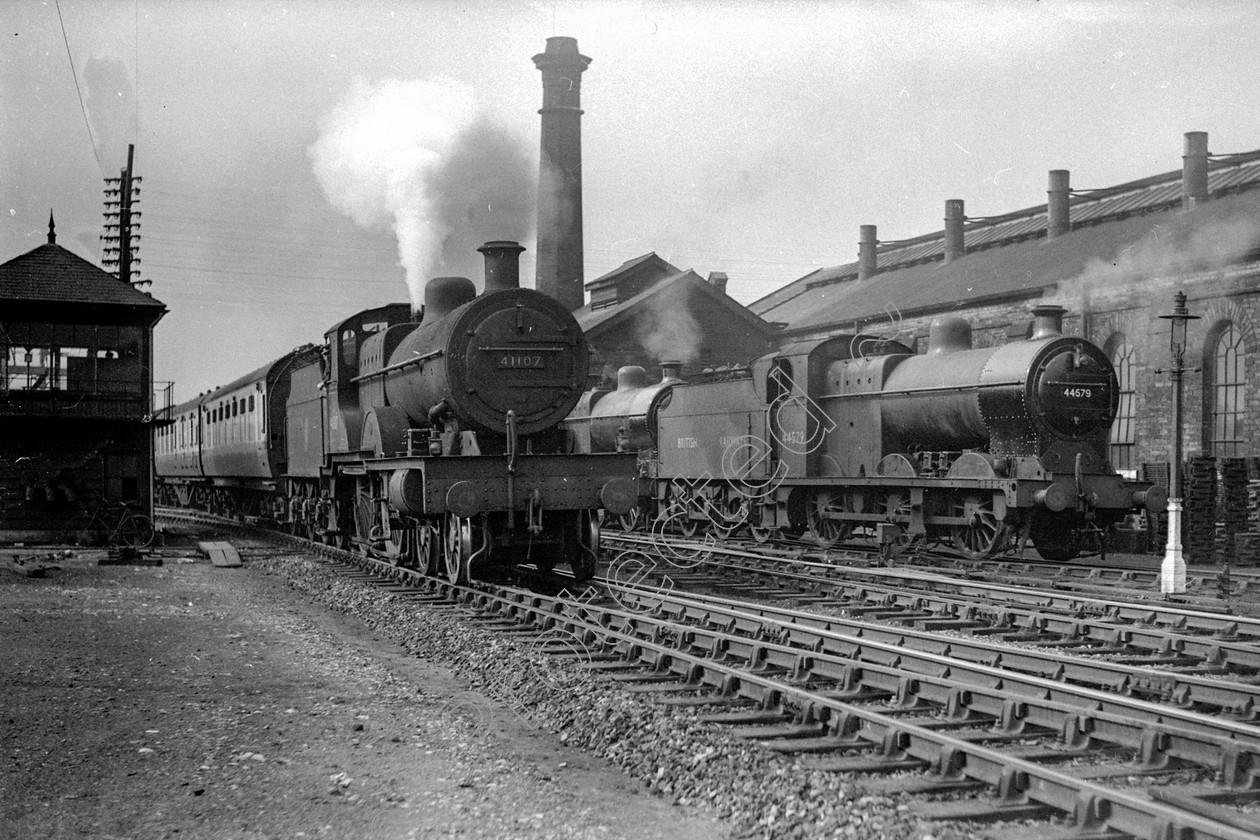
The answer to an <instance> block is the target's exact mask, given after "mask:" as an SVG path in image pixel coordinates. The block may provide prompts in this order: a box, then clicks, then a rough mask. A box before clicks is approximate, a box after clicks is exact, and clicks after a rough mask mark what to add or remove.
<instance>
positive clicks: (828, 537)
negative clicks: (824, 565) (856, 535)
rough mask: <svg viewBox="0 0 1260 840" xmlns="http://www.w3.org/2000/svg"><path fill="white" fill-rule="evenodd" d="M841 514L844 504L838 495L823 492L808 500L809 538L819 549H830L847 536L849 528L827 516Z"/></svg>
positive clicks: (827, 491) (828, 491)
mask: <svg viewBox="0 0 1260 840" xmlns="http://www.w3.org/2000/svg"><path fill="white" fill-rule="evenodd" d="M843 512H844V503H843V502H842V500H841V497H840V494H839V493H834V492H832V491H830V490H823V491H821V492H819V493H817V494H815V495H814V496H813V497H812V498H810V500H809V507H808V511H807V515H808V517H809V536H810V538H811V539H813V541H814V542H815V543H817V544H818V547H819V548H831V547H832V546H833V545H835V544H836V543H837V542H838V541H839V540H842V539H844V538H845V537H847V536H848V535H849V526H848V525H847V524H846V523H844V522H841V521H839V520H836V519H831V518H830V517H829V516H828V514H836V513H843Z"/></svg>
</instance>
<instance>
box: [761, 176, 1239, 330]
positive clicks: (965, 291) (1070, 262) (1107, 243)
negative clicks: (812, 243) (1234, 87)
mask: <svg viewBox="0 0 1260 840" xmlns="http://www.w3.org/2000/svg"><path fill="white" fill-rule="evenodd" d="M1213 167H1214V168H1213V169H1212V170H1211V171H1210V172H1209V176H1208V190H1209V193H1210V194H1211V195H1212V196H1213V197H1214V199H1215V200H1213V201H1209V202H1207V203H1205V204H1203V205H1201V206H1199V207H1197V208H1195V209H1194V210H1192V211H1190V212H1188V213H1183V212H1182V211H1181V210H1180V208H1181V189H1182V187H1181V176H1182V173H1181V171H1180V170H1177V171H1175V172H1168V173H1164V174H1162V175H1156V176H1153V177H1150V178H1144V179H1142V180H1139V181H1132V182H1128V183H1125V184H1120V185H1118V186H1115V187H1111V188H1109V189H1104V190H1093V191H1090V192H1088V193H1083V194H1079V195H1076V196H1075V197H1074V198H1073V199H1072V200H1071V203H1070V208H1071V210H1070V216H1071V222H1072V230H1071V232H1070V233H1068V234H1065V235H1063V236H1061V237H1058V238H1056V239H1053V240H1049V239H1047V238H1046V237H1045V233H1046V226H1047V219H1046V205H1044V204H1041V205H1038V206H1036V207H1031V208H1028V209H1026V210H1020V211H1016V212H1014V213H1007V214H1005V215H1002V216H995V217H990V218H987V219H984V220H979V221H975V222H971V223H968V224H967V226H966V229H965V239H966V254H965V255H964V256H963V257H960V258H959V259H956V260H955V261H953V262H952V263H949V264H945V263H944V262H943V255H944V241H945V234H944V231H943V230H942V231H936V232H933V233H930V234H926V235H923V236H919V237H915V238H913V239H907V240H903V241H900V242H894V243H888V244H885V245H883V246H881V247H879V248H878V249H877V252H876V254H877V262H878V267H879V272H878V273H877V274H876V275H874V276H873V277H871V278H869V279H867V280H866V281H863V282H861V283H859V282H857V274H858V264H857V263H856V262H852V263H847V264H845V265H839V266H832V267H829V268H820V269H817V270H815V271H812V272H810V273H809V274H807V275H805V276H804V277H801V278H799V279H797V280H795V281H794V282H792V283H789V284H788V285H786V286H784V287H783V288H781V289H779V290H777V291H775V292H772V293H770V294H769V295H766V296H765V297H763V298H761V299H760V300H758V301H756V302H754V303H752V304H751V305H750V308H751V309H752V310H753V311H754V312H756V313H757V314H759V315H761V316H762V317H763V318H765V319H766V320H767V321H771V322H781V323H786V324H787V326H788V329H790V330H797V329H809V328H818V327H821V326H823V325H825V324H830V323H837V322H842V321H854V320H866V321H870V320H872V319H877V318H879V317H883V316H885V315H890V316H892V317H895V315H894V314H893V313H901V314H906V313H909V312H912V311H915V310H925V309H931V308H938V309H939V308H943V307H945V306H947V305H950V304H952V305H954V306H968V305H974V304H975V303H978V302H981V301H983V300H985V299H991V298H994V297H1017V296H1019V295H1021V294H1024V295H1027V296H1033V295H1037V294H1039V293H1040V292H1041V290H1042V289H1044V288H1046V287H1047V286H1051V285H1055V284H1059V283H1063V282H1064V281H1067V280H1071V279H1073V278H1075V277H1078V276H1081V275H1082V274H1083V272H1084V271H1085V269H1086V267H1087V266H1093V265H1095V264H1096V263H1098V264H1103V265H1105V264H1106V263H1108V262H1109V261H1110V262H1116V263H1117V265H1118V266H1120V264H1121V263H1131V262H1132V257H1131V253H1130V252H1131V251H1132V249H1133V248H1134V247H1135V246H1139V245H1140V246H1141V248H1140V250H1141V251H1143V252H1151V251H1155V250H1161V249H1160V248H1159V244H1158V239H1159V237H1164V245H1165V247H1164V248H1162V250H1164V251H1165V252H1166V253H1165V254H1164V257H1165V260H1166V261H1167V262H1169V263H1171V264H1174V265H1177V266H1178V267H1179V268H1180V269H1182V270H1188V269H1189V268H1190V267H1191V265H1190V263H1194V264H1195V265H1197V266H1198V267H1200V268H1202V267H1207V265H1206V264H1207V263H1208V262H1211V260H1212V259H1213V258H1212V257H1211V256H1210V255H1208V254H1205V253H1200V251H1201V250H1202V249H1196V250H1194V251H1193V258H1192V259H1189V260H1187V258H1186V254H1185V253H1184V249H1183V253H1181V254H1180V255H1178V254H1177V253H1175V252H1174V251H1173V250H1172V249H1170V248H1167V247H1166V246H1167V243H1168V241H1169V240H1168V239H1167V235H1168V233H1169V232H1170V231H1177V232H1178V235H1179V236H1180V237H1182V240H1181V241H1182V244H1183V246H1186V247H1189V246H1190V245H1193V244H1195V241H1196V240H1201V239H1204V238H1205V237H1207V236H1210V235H1211V234H1210V231H1212V230H1213V229H1215V228H1218V227H1219V226H1220V225H1229V224H1231V221H1230V220H1231V219H1237V218H1251V219H1256V218H1258V215H1257V210H1258V209H1260V195H1258V194H1260V190H1255V188H1257V187H1260V152H1249V153H1246V154H1243V155H1234V156H1231V157H1229V158H1227V159H1224V160H1221V161H1217V162H1214V164H1213ZM1250 190H1255V192H1248V191H1250ZM1196 231H1197V233H1196ZM1241 233H1242V232H1241V231H1240V230H1235V231H1233V234H1234V235H1233V236H1229V237H1226V238H1228V239H1237V238H1238V237H1239V236H1241ZM1244 238H1245V237H1244ZM1199 244H1202V243H1199ZM1234 245H1235V246H1237V247H1234V250H1235V251H1236V252H1237V253H1235V254H1234V255H1233V257H1235V258H1237V257H1240V256H1241V255H1242V254H1243V253H1245V252H1246V251H1247V250H1248V249H1249V248H1252V247H1255V245H1256V243H1255V242H1248V243H1243V244H1239V243H1237V242H1235V243H1234ZM1218 256H1219V255H1218ZM1154 265H1155V263H1154V261H1153V260H1148V261H1147V265H1146V268H1147V269H1148V270H1150V269H1151V268H1152V267H1153V266H1154ZM1120 267H1123V266H1120Z"/></svg>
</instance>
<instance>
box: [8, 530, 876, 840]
mask: <svg viewBox="0 0 1260 840" xmlns="http://www.w3.org/2000/svg"><path fill="white" fill-rule="evenodd" d="M8 554H9V555H10V557H6V558H0V560H4V562H0V639H3V643H2V644H0V695H2V696H3V698H4V703H3V707H2V711H0V754H2V755H3V761H2V762H0V837H3V838H6V840H22V839H23V838H40V840H45V839H46V838H53V839H54V840H55V838H83V837H90V838H150V837H163V838H166V837H171V838H216V839H217V838H242V839H244V838H277V837H287V838H300V837H310V838H316V837H328V838H359V837H362V838H411V837H467V838H515V837H519V838H618V837H625V838H683V840H702V839H703V838H718V837H727V836H730V834H731V828H730V824H728V823H725V822H722V821H720V820H719V819H718V818H717V815H718V814H719V811H720V809H718V808H713V807H703V806H702V805H701V803H700V801H699V800H695V801H693V802H692V804H689V805H687V806H679V805H675V804H672V802H671V799H672V798H674V797H671V796H660V795H653V794H652V793H651V792H649V789H648V787H647V786H646V785H645V784H643V783H641V782H636V781H633V780H632V779H630V778H628V777H627V776H626V775H624V774H623V773H622V772H620V771H619V770H618V769H617V768H616V767H615V766H614V764H613V762H609V761H607V760H604V759H601V758H596V757H594V756H592V755H591V754H590V753H589V752H583V751H581V750H579V749H577V748H575V747H574V746H569V745H567V744H566V742H570V743H574V742H578V741H581V740H583V738H581V737H578V736H577V735H576V734H575V733H574V732H571V731H570V732H569V733H567V734H564V733H562V734H561V735H560V737H556V736H555V735H553V734H552V733H550V732H548V731H547V730H546V729H544V728H542V727H540V726H539V725H538V724H537V723H536V722H534V721H533V720H531V719H530V718H529V717H528V716H527V715H526V714H525V711H527V710H525V709H524V708H523V707H521V706H519V705H515V704H506V705H505V704H501V703H492V702H490V701H487V700H486V699H485V698H484V697H483V696H482V695H481V694H479V693H476V692H474V691H470V690H469V685H468V683H467V682H466V681H465V679H464V678H461V677H459V676H457V675H456V674H455V673H453V671H452V669H451V668H449V667H447V666H446V665H443V664H440V663H439V662H437V661H435V660H436V659H443V658H445V659H450V660H451V661H453V662H454V663H455V665H456V668H459V661H458V660H459V656H457V655H456V654H455V653H454V652H452V651H449V650H448V651H436V650H435V651H433V652H432V653H433V656H432V658H430V659H427V660H426V659H421V658H417V657H416V656H414V655H411V654H410V653H408V652H407V651H406V650H405V649H404V647H403V645H402V644H400V642H405V641H408V637H407V634H408V633H411V634H413V635H412V636H410V637H409V638H410V644H409V645H408V646H409V647H411V648H412V649H413V650H417V649H419V650H420V651H421V652H424V649H425V648H427V647H429V645H428V644H427V643H426V642H425V640H423V639H418V638H416V637H415V636H414V633H415V632H416V631H417V630H418V629H419V628H418V627H416V626H412V627H409V628H406V632H392V631H394V630H403V629H404V628H388V627H386V628H381V627H379V626H378V627H377V629H376V630H375V631H373V630H369V629H367V628H366V627H365V624H364V623H363V621H361V620H360V619H359V618H356V617H354V616H353V615H350V614H348V613H351V612H354V610H355V602H356V601H357V600H362V596H361V595H355V594H353V592H352V590H345V592H343V593H342V594H343V595H345V593H351V594H350V595H345V597H342V598H341V600H340V601H329V599H327V598H325V597H323V595H322V594H321V592H320V591H319V590H320V587H323V588H325V589H326V588H327V587H326V586H325V585H324V584H322V583H321V584H319V585H318V586H317V585H316V583H315V582H316V581H317V580H318V579H319V578H318V575H319V570H318V567H315V566H313V565H312V564H309V563H307V562H306V561H302V560H299V559H289V560H273V561H268V563H266V564H255V565H254V566H252V567H250V566H247V567H246V568H244V569H235V570H227V569H216V568H214V567H212V566H211V565H210V564H209V563H208V562H207V561H204V560H202V561H197V562H190V561H180V560H169V559H168V562H167V565H166V566H163V567H132V566H97V565H96V560H97V559H99V558H98V556H94V555H92V554H90V553H83V554H80V555H77V556H75V557H70V558H58V559H57V561H56V563H57V566H56V567H53V568H49V569H48V570H47V571H46V573H45V575H44V576H42V577H31V576H28V574H27V572H29V570H30V568H31V566H30V564H29V563H28V564H26V565H25V566H17V565H15V564H14V563H13V562H12V560H11V555H12V552H9V553H8ZM294 585H297V586H299V588H298V589H296V590H295V589H294V588H293V587H294ZM320 602H323V603H320ZM327 604H331V605H333V606H335V607H337V610H335V611H333V610H329V609H328V608H327ZM433 620H434V621H441V622H449V621H451V619H449V618H447V617H446V616H436V617H435V618H434V619H433ZM386 631H391V632H386ZM468 656H473V657H474V658H475V655H474V654H472V653H468V654H467V655H466V656H465V658H467V657H468ZM500 673H501V675H502V673H503V672H500ZM483 682H484V681H483ZM490 688H491V689H493V688H494V686H491V687H490ZM489 693H490V694H493V693H495V692H494V690H491V691H489ZM663 775H664V774H663V773H662V777H663ZM658 782H659V780H658ZM654 787H655V788H656V789H657V790H658V791H660V792H662V793H666V794H668V793H669V790H668V786H664V785H661V784H659V783H658V784H656V785H654ZM871 836H874V835H871Z"/></svg>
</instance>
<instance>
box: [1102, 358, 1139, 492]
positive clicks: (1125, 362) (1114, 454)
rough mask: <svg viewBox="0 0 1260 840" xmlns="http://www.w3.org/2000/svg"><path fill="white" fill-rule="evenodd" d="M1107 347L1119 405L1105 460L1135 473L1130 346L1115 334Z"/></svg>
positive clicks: (1134, 422)
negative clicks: (1116, 382)
mask: <svg viewBox="0 0 1260 840" xmlns="http://www.w3.org/2000/svg"><path fill="white" fill-rule="evenodd" d="M1107 346H1108V347H1109V348H1110V353H1109V355H1110V356H1111V364H1112V367H1114V368H1115V369H1116V378H1117V379H1119V380H1120V403H1119V407H1118V409H1117V411H1116V419H1115V421H1114V422H1113V423H1112V424H1111V436H1110V438H1109V439H1108V446H1107V457H1108V458H1109V459H1110V460H1111V466H1113V467H1114V468H1116V469H1118V470H1133V469H1137V458H1136V456H1135V454H1134V449H1135V447H1134V440H1135V437H1136V435H1135V426H1136V425H1137V402H1136V399H1135V397H1136V396H1137V388H1136V386H1135V384H1134V381H1133V375H1134V370H1133V361H1134V360H1133V345H1132V344H1130V343H1129V340H1128V339H1127V338H1125V337H1124V334H1123V333H1117V334H1116V335H1114V336H1112V337H1111V339H1110V340H1109V341H1108V342H1107Z"/></svg>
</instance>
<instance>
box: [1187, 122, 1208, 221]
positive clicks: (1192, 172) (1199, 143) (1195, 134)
mask: <svg viewBox="0 0 1260 840" xmlns="http://www.w3.org/2000/svg"><path fill="white" fill-rule="evenodd" d="M1207 200H1208V136H1207V132H1206V131H1187V132H1186V153H1185V155H1184V156H1182V158H1181V209H1182V210H1193V209H1194V208H1195V207H1197V206H1198V205H1200V204H1202V203H1203V202H1205V201H1207Z"/></svg>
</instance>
